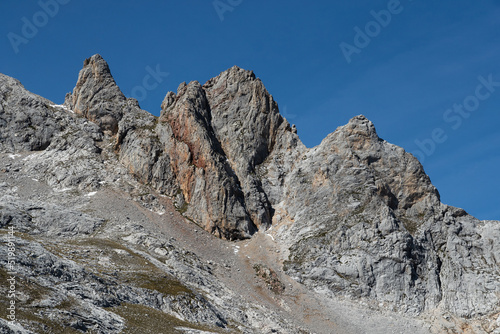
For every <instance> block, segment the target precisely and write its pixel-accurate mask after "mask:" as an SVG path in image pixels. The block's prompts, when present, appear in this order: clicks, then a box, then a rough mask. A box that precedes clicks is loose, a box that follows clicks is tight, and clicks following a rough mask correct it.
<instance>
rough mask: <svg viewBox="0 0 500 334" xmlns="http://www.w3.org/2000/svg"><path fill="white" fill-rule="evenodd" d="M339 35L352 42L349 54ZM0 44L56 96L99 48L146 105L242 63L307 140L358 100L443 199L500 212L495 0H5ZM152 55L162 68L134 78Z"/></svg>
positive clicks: (314, 139)
mask: <svg viewBox="0 0 500 334" xmlns="http://www.w3.org/2000/svg"><path fill="white" fill-rule="evenodd" d="M54 3H57V7H58V8H57V7H56V6H54ZM374 13H375V14H374ZM387 13H388V14H389V15H387ZM375 16H378V19H379V21H377V20H376V18H375ZM389 17H390V22H389ZM30 25H33V26H31V28H33V27H34V28H35V29H36V30H33V29H32V30H30V29H29V28H30ZM367 29H368V30H367ZM359 31H361V33H358V32H359ZM362 35H366V36H364V39H363V36H362ZM360 36H361V37H360ZM367 39H369V42H367ZM342 43H344V44H342ZM356 43H357V44H356ZM341 44H342V45H347V44H348V45H350V46H351V47H352V48H357V49H356V52H354V53H352V54H350V55H349V57H347V58H349V60H350V62H348V61H347V58H346V57H345V55H344V53H343V51H342V49H341V47H340V45H341ZM0 50H1V51H0V72H1V73H5V74H7V75H10V76H13V77H15V78H17V79H19V80H20V81H21V82H22V83H23V84H24V85H25V87H26V88H27V89H29V90H31V91H33V92H35V93H37V94H39V95H42V96H44V97H46V98H49V99H51V100H53V101H54V102H57V103H62V101H63V100H64V95H65V93H66V92H69V91H71V90H72V89H73V87H74V85H75V82H76V79H77V76H78V71H79V70H80V69H81V67H82V64H83V60H84V59H85V58H87V57H89V56H91V55H92V54H95V53H100V54H101V55H102V56H103V57H104V58H105V59H106V60H107V61H108V63H109V64H110V67H111V70H112V73H113V75H114V77H115V79H116V81H117V83H118V85H119V86H120V88H121V89H122V91H123V92H124V93H125V94H126V95H127V96H132V95H134V94H135V95H136V97H139V95H137V94H138V93H137V92H142V93H143V96H141V101H140V104H141V107H142V108H143V109H146V110H148V111H150V112H152V113H153V114H158V113H159V109H160V104H161V101H162V100H163V97H164V96H165V94H166V92H167V91H169V90H173V91H175V90H176V89H177V86H178V85H179V83H181V82H183V81H191V80H198V81H200V82H201V83H204V82H205V81H206V80H208V79H209V78H211V77H214V76H216V75H218V74H219V73H220V72H221V71H224V70H226V69H227V68H229V67H231V66H233V65H238V66H240V67H243V68H245V69H251V70H253V71H254V72H255V73H256V75H257V76H258V77H260V78H261V79H262V81H263V82H264V84H265V85H266V87H267V89H268V90H269V91H270V92H271V94H273V96H274V98H275V99H276V100H277V101H278V103H279V106H280V109H281V112H282V114H284V116H285V117H286V118H287V119H288V120H289V121H290V123H294V124H296V125H297V128H298V131H299V135H300V137H301V139H302V140H303V142H304V143H305V144H306V145H307V146H309V147H312V146H314V145H317V144H319V143H320V142H321V140H322V139H323V138H324V137H325V136H326V135H327V134H328V133H330V132H332V131H334V130H335V129H336V128H337V127H338V126H340V125H343V124H345V123H346V122H347V121H348V120H349V119H350V118H351V117H353V116H355V115H358V114H364V115H365V116H367V117H368V118H369V119H370V120H372V121H373V122H374V123H375V126H376V128H377V131H378V133H379V136H380V137H382V138H384V139H385V140H387V141H389V142H392V143H394V144H397V145H400V146H402V147H404V148H405V149H406V150H407V151H409V152H412V153H415V155H416V156H418V157H419V158H420V160H421V161H422V163H423V165H424V168H425V170H426V172H427V173H428V174H429V176H430V177H431V180H432V181H433V183H434V184H435V185H436V186H437V188H438V189H439V191H440V193H441V199H442V201H443V202H444V203H446V204H450V205H454V206H458V207H463V208H464V209H466V210H467V211H468V212H469V213H471V214H473V215H475V216H476V217H478V218H480V219H497V220H500V200H499V189H500V177H499V176H498V169H499V168H498V166H500V154H499V148H500V131H499V127H498V124H499V123H500V87H496V86H495V84H494V83H496V82H500V65H499V64H500V62H499V59H500V1H498V0H478V1H475V2H472V1H456V0H455V1H452V0H442V1H424V0H413V1H410V0H400V1H399V2H398V1H397V0H390V1H386V0H383V1H378V0H359V1H351V2H348V1H315V2H314V3H312V4H310V3H309V4H306V2H304V1H294V0H289V1H286V2H285V1H268V0H267V1H261V0H252V1H251V0H216V1H212V0H191V1H168V0H162V1H130V0H122V1H119V2H118V1H113V2H111V1H96V0H85V1H81V0H41V1H29V2H28V1H18V0H3V1H2V2H1V3H0ZM350 50H352V49H350ZM151 69H158V70H159V71H160V72H161V73H163V74H162V75H161V76H159V77H158V80H157V82H156V84H155V85H154V86H155V88H154V89H150V90H145V89H144V86H143V84H142V82H143V79H144V78H145V76H147V75H148V73H149V71H150V70H151ZM164 73H168V76H166V75H165V74H164ZM480 78H482V79H480ZM481 80H483V81H481ZM485 80H486V81H488V80H489V81H490V82H491V81H492V82H493V84H491V83H490V87H489V88H490V90H491V91H490V90H488V88H487V87H484V85H483V87H479V93H480V95H479V96H481V99H479V98H477V96H476V91H478V86H479V85H482V82H484V81H485ZM492 85H493V86H492ZM141 87H142V88H141ZM144 93H145V94H144ZM144 95H145V96H144ZM486 95H487V97H486ZM464 103H466V104H467V106H468V109H469V110H470V111H467V110H465V111H464V110H463V109H462V113H463V114H459V113H458V112H457V111H453V106H454V105H456V104H458V105H460V104H464ZM450 108H451V111H449V112H447V110H448V109H450ZM463 115H467V117H465V116H463ZM445 117H447V118H446V119H445ZM433 133H434V137H433ZM419 145H420V146H419Z"/></svg>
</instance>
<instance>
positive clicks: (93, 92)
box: [65, 54, 132, 134]
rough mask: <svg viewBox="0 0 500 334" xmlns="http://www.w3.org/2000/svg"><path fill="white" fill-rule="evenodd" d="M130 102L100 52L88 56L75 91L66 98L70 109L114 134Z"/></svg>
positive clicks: (66, 103)
mask: <svg viewBox="0 0 500 334" xmlns="http://www.w3.org/2000/svg"><path fill="white" fill-rule="evenodd" d="M127 104H129V105H131V104H132V103H127V99H126V98H125V95H123V93H122V91H121V90H120V88H119V87H118V86H117V84H116V82H115V79H114V78H113V76H112V75H111V71H110V69H109V66H108V63H107V62H106V61H105V60H104V59H103V58H102V57H101V55H99V54H96V55H93V56H92V57H90V58H87V59H85V61H84V63H83V68H82V70H81V71H80V73H79V75H78V81H77V82H76V86H75V88H74V89H73V93H68V94H66V98H65V105H66V106H67V107H68V108H69V109H71V110H73V111H74V112H75V113H77V114H80V115H83V116H84V117H86V118H88V119H89V120H91V121H92V122H94V123H96V124H97V125H99V126H100V127H101V129H103V130H104V131H109V132H111V133H113V134H114V133H116V131H117V130H118V122H119V121H120V119H121V118H122V117H123V113H124V106H125V105H127Z"/></svg>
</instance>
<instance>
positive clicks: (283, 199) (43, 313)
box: [0, 55, 500, 333]
mask: <svg viewBox="0 0 500 334" xmlns="http://www.w3.org/2000/svg"><path fill="white" fill-rule="evenodd" d="M0 192H1V195H0V228H1V229H2V231H5V229H6V228H8V227H13V228H15V229H16V231H17V233H18V237H17V239H16V245H17V246H16V247H17V250H16V251H17V252H18V253H17V255H18V258H19V261H17V265H18V274H19V277H20V278H22V280H23V281H25V282H30V284H32V285H33V286H35V287H37V289H38V291H40V293H35V292H33V289H31V288H30V286H31V285H29V284H28V285H22V286H20V292H21V293H20V295H21V298H22V300H23V303H22V306H21V308H22V310H23V312H32V310H33V309H34V308H36V309H39V312H38V313H37V314H36V319H37V320H36V321H32V322H23V323H22V326H23V327H24V329H23V328H21V327H20V328H17V329H14V328H10V329H7V328H8V326H10V325H9V324H6V323H5V321H2V320H0V328H1V330H3V331H18V332H23V331H24V332H29V331H33V332H37V331H44V330H46V328H45V329H44V327H43V325H42V322H43V321H44V319H45V320H46V319H53V320H54V321H55V322H56V323H57V324H59V326H63V327H64V326H67V327H72V328H73V329H79V330H83V331H90V330H93V331H95V332H98V333H101V332H102V333H115V332H116V333H118V332H120V331H123V330H125V329H126V326H127V324H130V322H129V320H130V319H125V318H124V317H127V316H130V313H127V312H130V310H127V308H126V306H127V305H128V306H130V307H131V308H133V307H139V308H140V307H145V308H147V310H155V312H159V314H164V315H165V316H168V317H173V318H175V319H177V320H179V321H180V320H182V321H184V323H185V326H187V327H189V329H187V330H195V329H194V328H191V327H193V326H195V324H198V325H202V326H208V327H209V328H210V330H213V331H217V328H224V327H227V326H229V325H230V324H238V325H237V328H238V331H240V332H243V333H251V332H259V333H261V332H282V333H296V332H300V331H301V330H303V329H302V328H300V326H297V324H293V323H288V321H287V320H285V319H284V318H283V317H282V314H278V313H277V312H275V311H274V310H273V309H272V308H269V304H265V303H262V305H260V304H255V303H251V302H248V301H246V300H244V298H242V297H243V296H241V291H243V290H241V289H244V288H245V287H239V288H238V289H236V290H234V289H235V288H234V286H232V288H230V284H229V285H226V284H225V283H223V282H222V281H223V280H221V276H217V275H221V273H222V275H227V277H226V276H223V277H224V279H227V280H226V283H227V282H231V279H233V276H235V277H240V278H241V276H238V275H242V273H243V272H245V266H244V265H241V263H242V262H238V261H240V260H236V257H237V254H236V253H237V250H238V248H235V252H234V253H233V252H230V254H231V256H235V258H227V257H226V258H223V259H221V260H220V261H215V259H214V258H210V260H208V259H207V258H205V259H202V258H201V257H200V254H199V253H198V254H195V253H193V252H191V251H190V249H198V250H199V249H203V252H211V251H212V250H210V249H207V248H204V247H205V245H203V244H201V245H198V244H196V243H198V237H200V238H202V237H210V236H202V235H201V234H200V233H198V234H196V236H194V235H193V238H194V239H193V240H188V242H187V243H186V242H185V241H186V240H184V243H183V244H182V245H181V244H180V243H179V242H178V241H177V240H175V239H173V238H171V236H168V235H165V234H164V232H162V230H163V229H164V228H166V225H167V224H173V225H172V226H169V227H168V228H169V229H170V230H169V231H176V232H175V233H178V234H177V236H176V237H181V238H184V234H185V233H187V232H185V231H184V232H183V231H182V227H179V226H177V225H175V223H174V222H173V220H175V219H178V218H175V217H181V218H182V216H180V215H178V214H177V213H175V211H170V210H171V208H172V205H175V207H176V208H177V210H178V211H179V212H180V213H181V214H182V215H184V217H186V218H189V219H190V220H191V221H193V222H195V223H196V224H198V225H199V226H201V227H202V228H203V229H205V230H206V231H208V232H210V233H212V234H214V235H216V236H217V237H220V238H223V239H228V240H236V239H246V238H251V237H252V236H253V235H254V234H255V233H256V232H258V231H260V232H263V231H265V233H266V234H269V236H271V237H272V238H273V239H272V240H273V242H274V243H275V244H274V245H275V246H274V247H276V248H272V249H270V252H272V254H273V255H272V256H270V257H269V259H267V260H268V261H276V263H271V264H270V266H269V267H270V268H271V267H272V268H273V272H277V271H278V272H279V271H280V267H281V265H280V263H281V262H280V261H284V262H283V271H282V272H279V273H277V274H276V275H278V276H280V278H281V279H284V278H286V279H288V277H291V278H293V279H295V280H296V281H298V282H300V283H301V284H302V285H297V286H295V287H294V288H293V290H294V291H295V290H296V289H297V288H299V287H300V288H301V287H302V286H304V287H306V288H307V289H309V290H307V291H308V292H307V293H308V294H310V295H311V296H315V297H311V298H327V299H328V300H329V301H330V302H331V303H335V302H336V301H338V300H341V299H345V300H354V301H358V302H359V303H360V304H361V305H365V306H367V307H369V308H370V309H371V310H376V311H373V312H389V311H397V312H400V313H405V314H407V315H410V316H413V317H414V316H417V315H419V316H420V317H423V319H427V320H428V319H435V316H436V315H437V316H438V317H441V315H443V316H444V318H443V319H444V320H445V321H446V322H447V324H449V325H440V324H436V323H435V322H432V326H435V327H434V329H435V330H436V331H440V330H442V329H443V328H444V327H446V326H452V325H453V324H452V322H454V326H455V328H462V327H461V326H463V325H464V324H468V325H471V326H476V327H475V328H483V329H484V330H487V331H489V332H494V331H498V330H499V326H498V325H497V323H498V321H496V318H497V317H498V316H497V314H498V310H499V309H500V297H499V296H500V283H499V282H500V279H499V277H500V270H499V258H500V246H499V244H498V242H497V240H498V239H499V238H500V222H497V221H480V220H478V219H476V218H474V217H472V216H470V215H468V214H467V213H466V212H465V211H464V210H462V209H458V208H454V207H451V206H448V205H444V204H442V203H441V202H440V197H439V193H438V191H437V189H436V188H435V187H434V186H433V185H432V183H431V181H430V179H429V177H428V176H427V175H426V174H425V171H424V169H423V167H422V165H421V164H420V163H419V162H418V160H417V159H416V158H415V157H413V156H412V155H411V154H409V153H407V152H405V151H404V149H402V148H400V147H397V146H395V145H392V144H390V143H387V142H386V141H384V140H383V139H381V138H379V137H378V135H377V133H376V131H375V127H374V125H373V124H372V123H371V122H370V121H369V120H367V119H366V118H365V117H364V116H356V117H354V118H352V119H351V120H350V121H349V123H348V124H347V125H345V126H342V127H339V128H338V129H337V130H336V131H335V132H333V133H332V134H330V135H328V136H327V137H326V138H325V139H324V140H323V142H322V143H321V144H320V145H318V146H316V147H314V148H310V149H309V148H306V147H305V146H304V145H303V144H302V142H301V141H300V139H299V137H298V135H297V129H296V128H295V127H294V126H290V124H289V123H288V122H287V121H286V120H285V119H284V118H283V117H282V116H280V114H279V110H278V105H277V103H276V102H275V101H274V99H273V97H272V96H271V95H270V94H269V92H267V90H266V89H265V87H264V85H263V84H262V82H261V81H260V80H259V79H258V78H256V77H255V75H254V74H253V72H250V71H245V70H242V69H240V68H238V67H233V68H230V69H229V70H227V71H225V72H223V73H221V74H220V75H219V76H217V77H216V78H213V79H211V80H209V81H208V82H207V83H205V84H204V85H200V84H199V83H198V82H191V83H189V84H186V83H183V84H181V85H180V86H179V88H178V90H177V92H176V93H173V92H169V93H167V95H166V97H165V99H164V101H163V103H162V106H161V115H160V117H155V116H153V115H151V114H149V113H148V112H146V111H144V110H141V109H140V107H139V105H138V103H137V101H135V100H133V99H127V98H126V97H125V96H124V95H123V93H122V92H121V91H120V89H119V88H118V86H117V85H116V83H115V81H114V79H113V77H112V75H111V72H110V70H109V66H108V64H107V63H106V62H105V61H104V60H103V59H102V57H100V56H99V55H95V56H93V57H91V58H89V59H87V60H86V61H85V63H84V67H83V69H82V71H81V72H80V75H79V78H78V82H77V84H76V87H75V88H74V90H73V93H72V94H69V95H67V97H66V101H65V104H64V106H58V105H55V104H54V103H52V102H50V101H48V100H46V99H44V98H42V97H39V96H37V95H35V94H32V93H30V92H28V91H26V90H25V89H24V87H23V86H22V85H21V84H20V83H19V82H18V81H17V80H15V79H12V78H10V77H7V76H5V75H0ZM104 193H105V195H102V196H104V197H99V199H93V198H94V197H93V196H99V194H104ZM96 194H97V195H96ZM122 203H127V204H126V205H124V204H122ZM130 207H132V209H131V208H130ZM133 208H135V209H133ZM165 213H166V215H165V217H168V218H167V219H166V220H165V221H162V222H161V223H158V220H156V219H154V217H156V215H162V214H165ZM155 224H156V225H155ZM186 224H189V223H188V222H187V221H186ZM192 227H194V225H192V226H190V227H189V229H192ZM0 238H2V241H4V242H5V241H6V238H7V235H6V233H3V232H2V234H0ZM213 239H216V238H213ZM202 240H205V242H208V243H209V244H212V243H211V241H210V240H212V239H202ZM254 240H255V239H254ZM257 240H259V239H257ZM82 241H84V242H82ZM212 241H213V240H212ZM219 241H220V240H219ZM252 241H253V240H252ZM220 242H223V241H220ZM259 242H260V241H259ZM2 245H3V246H2V247H0V262H1V263H2V268H5V267H6V266H7V262H6V259H7V247H5V243H2ZM206 247H209V246H206ZM225 247H226V248H228V247H229V246H225ZM235 247H236V246H235ZM214 261H215V262H214ZM245 261H250V257H248V260H247V259H245ZM207 263H208V265H207ZM245 263H246V262H245ZM267 265H269V263H268V264H267ZM3 273H4V272H3V271H2V274H3ZM285 274H286V275H285ZM287 275H288V276H287ZM136 277H139V278H140V279H139V282H138V281H137V280H136V279H135V278H136ZM152 278H154V279H156V280H159V281H160V282H163V283H164V282H165V280H167V282H168V284H167V285H169V284H174V283H172V282H176V283H175V284H174V286H178V285H177V284H179V283H180V285H179V289H180V291H170V290H169V291H165V290H163V289H162V287H163V286H164V284H162V283H158V281H154V282H153V281H150V279H152ZM141 280H142V281H141ZM162 280H163V281H162ZM249 280H250V281H253V280H252V278H250V279H249ZM148 282H149V283H148ZM290 282H291V281H289V282H288V283H290ZM146 283H148V284H146ZM286 286H287V288H285V290H284V291H285V294H284V295H283V296H282V297H280V298H285V299H286V298H287V297H286V293H288V291H290V290H291V289H290V290H288V286H290V285H289V284H288V285H286ZM2 289H3V290H2V291H3V292H5V288H2ZM35 290H36V289H35ZM245 291H246V290H245ZM238 293H239V294H240V295H238ZM319 295H321V297H320V296H319ZM267 297H269V296H267ZM271 298H275V296H274V297H271ZM275 302H276V303H277V304H280V305H285V306H283V307H282V308H281V311H280V312H284V313H287V312H291V311H290V309H289V307H288V306H287V305H286V302H284V301H277V300H275ZM266 305H267V306H266ZM68 307H69V309H68ZM287 307H288V308H287ZM120 312H121V313H120ZM120 314H126V316H121V315H120ZM374 314H375V313H374ZM377 314H378V313H377ZM391 314H393V315H394V314H395V313H391ZM291 316H292V318H293V314H292V315H291ZM322 320H323V319H322ZM427 320H426V321H427ZM429 321H430V320H429ZM432 321H434V320H432ZM214 325H215V326H218V327H213V326H214ZM182 326H184V325H182ZM182 326H179V328H181V327H182ZM440 326H441V327H440ZM443 326H444V327H443ZM187 327H186V328H187ZM380 327H381V328H384V326H383V325H382V326H380ZM361 328H363V327H361ZM210 330H209V331H210ZM322 331H323V332H329V331H330V329H329V328H328V329H326V328H323V329H322ZM346 332H355V331H353V330H351V331H348V330H346ZM424 332H425V331H424Z"/></svg>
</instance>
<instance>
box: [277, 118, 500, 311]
mask: <svg viewBox="0 0 500 334" xmlns="http://www.w3.org/2000/svg"><path fill="white" fill-rule="evenodd" d="M285 184H286V185H291V186H289V187H287V189H286V190H285V200H284V203H283V204H282V207H284V208H285V211H286V214H287V216H288V217H290V218H289V219H291V220H292V221H293V225H291V226H290V227H289V228H287V227H284V228H282V229H281V230H280V231H279V233H278V235H279V238H280V239H281V241H282V242H284V243H286V244H288V245H290V256H289V259H288V261H287V262H286V263H285V267H286V271H287V273H288V274H289V275H291V276H293V277H296V278H297V279H298V280H299V281H301V282H304V283H305V284H306V285H309V286H311V287H314V288H316V289H325V290H327V291H330V292H331V293H340V294H343V295H349V296H359V297H370V298H371V299H374V300H377V301H379V302H382V303H385V304H386V305H387V306H390V307H394V308H396V309H403V310H405V311H408V312H412V313H420V312H422V311H423V310H429V309H434V308H436V307H438V306H440V305H443V306H444V308H445V309H447V310H450V311H452V312H453V313H454V314H458V315H460V316H463V317H474V316H479V315H484V314H487V313H488V312H492V311H493V310H495V308H497V307H498V302H499V300H498V295H497V292H498V285H497V284H495V283H493V282H494V281H495V276H496V275H497V274H496V272H497V270H498V263H497V261H496V260H495V259H496V258H498V255H499V253H498V252H499V248H498V246H492V245H493V244H494V242H493V240H495V238H497V237H498V236H499V225H498V223H496V224H495V223H493V224H492V223H485V222H480V221H478V220H477V219H474V218H473V217H471V216H469V215H467V214H466V213H465V211H463V210H462V209H456V208H453V207H449V206H446V205H443V204H441V203H440V202H439V194H438V192H437V190H436V189H435V187H434V186H432V184H431V182H430V180H429V178H428V177H427V175H426V174H425V173H424V171H423V169H422V166H421V165H420V163H419V162H418V161H417V160H416V159H415V158H414V157H413V156H412V155H410V154H408V153H406V152H405V151H404V150H403V149H402V148H399V147H397V146H394V145H392V144H389V143H387V142H385V141H383V140H382V139H380V138H379V137H378V136H377V134H376V132H375V128H374V126H373V124H372V123H371V122H370V121H368V120H367V119H366V118H365V117H363V116H357V117H354V118H353V119H351V120H350V122H349V124H347V125H345V126H343V127H340V128H339V129H337V131H335V132H334V133H332V134H330V135H329V136H328V137H327V138H326V139H325V140H324V141H323V142H322V143H321V144H320V145H319V146H317V147H315V148H313V149H311V150H309V151H308V152H306V153H304V155H303V156H302V159H300V162H299V163H297V164H296V166H295V168H294V169H293V170H292V172H291V173H289V174H288V176H287V178H286V182H285ZM495 225H496V227H495ZM486 231H489V232H487V233H486ZM487 234H488V235H487ZM488 267H490V268H495V269H493V270H492V271H489V270H487V271H489V273H486V272H483V273H482V274H480V276H481V278H479V277H477V278H476V279H470V276H469V272H470V271H473V270H475V269H473V268H477V270H481V269H479V268H488ZM458 277H460V278H461V279H460V280H459V281H460V283H459V284H457V278H458ZM478 279H479V280H481V281H482V283H481V284H478ZM494 286H495V287H494ZM458 296H461V297H458ZM465 296H467V297H465ZM451 300H453V301H451ZM478 305H481V306H480V307H478ZM487 305H489V306H487Z"/></svg>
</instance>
